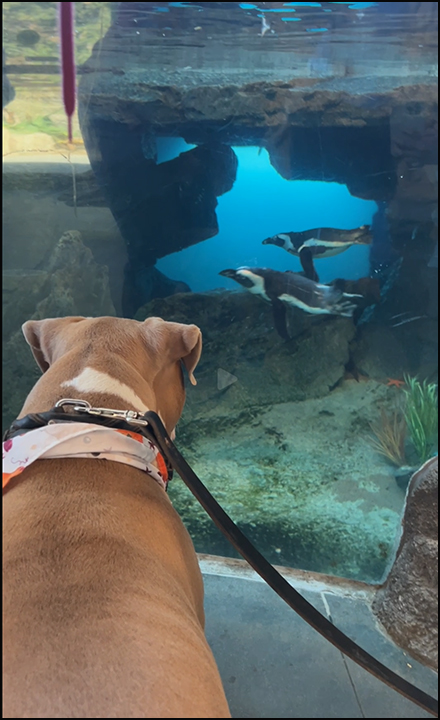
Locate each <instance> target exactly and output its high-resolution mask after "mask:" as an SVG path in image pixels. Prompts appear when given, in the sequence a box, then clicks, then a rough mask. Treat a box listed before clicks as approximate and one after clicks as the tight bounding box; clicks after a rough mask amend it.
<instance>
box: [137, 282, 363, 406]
mask: <svg viewBox="0 0 440 720" xmlns="http://www.w3.org/2000/svg"><path fill="white" fill-rule="evenodd" d="M288 312H289V314H288V321H289V331H290V335H291V337H292V339H291V340H290V341H287V342H285V341H283V340H282V339H281V338H280V337H279V335H278V333H277V332H276V330H275V328H274V323H273V316H272V310H271V306H270V304H269V303H265V302H263V301H261V300H260V299H259V298H255V297H253V296H252V295H250V294H249V293H247V292H229V291H215V292H211V293H187V294H179V295H174V296H172V297H167V298H164V299H163V300H153V301H152V302H151V303H149V304H148V305H146V306H144V307H143V308H141V309H140V310H139V311H138V312H137V314H136V319H138V320H144V319H145V318H146V317H149V316H152V315H158V316H160V317H162V318H163V319H164V320H174V321H176V322H188V319H191V322H193V323H195V324H196V325H198V326H199V327H200V328H201V330H202V333H203V353H202V357H201V361H200V364H199V366H198V368H197V388H196V389H195V390H194V392H191V393H189V395H188V399H187V408H186V413H192V414H193V415H194V416H196V415H198V413H199V409H202V412H203V413H206V412H208V411H209V410H211V409H215V412H216V414H218V415H221V416H226V417H227V416H228V413H229V411H230V410H231V409H239V408H241V409H246V408H247V409H249V408H253V407H256V406H261V405H270V404H272V403H276V402H286V401H288V400H304V399H305V398H308V397H320V396H323V395H326V394H327V393H328V392H329V390H330V389H331V388H332V387H334V385H335V384H336V383H337V382H338V381H339V380H340V379H341V378H342V377H343V375H344V368H345V364H346V363H347V361H348V358H349V344H350V342H351V340H352V339H353V337H354V335H355V327H354V324H353V322H352V320H351V319H350V318H340V317H331V316H321V317H319V316H317V317H311V316H307V315H306V314H305V313H303V312H301V311H298V312H295V311H291V310H290V309H289V311H288ZM219 368H221V369H222V370H224V371H226V372H228V373H231V374H232V375H235V376H236V377H237V378H238V380H237V382H235V383H234V384H232V385H230V386H229V387H226V388H225V389H223V390H221V391H219V390H218V385H217V379H218V370H219Z"/></svg>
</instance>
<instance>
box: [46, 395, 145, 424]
mask: <svg viewBox="0 0 440 720" xmlns="http://www.w3.org/2000/svg"><path fill="white" fill-rule="evenodd" d="M65 406H67V407H70V408H71V409H72V410H73V412H80V413H81V412H83V413H87V415H95V416H98V417H107V418H113V419H116V420H124V421H125V422H127V423H130V424H132V425H145V426H146V425H148V424H149V423H148V421H147V420H144V419H143V414H142V413H139V412H136V410H114V409H111V408H95V407H92V406H91V405H90V403H89V402H87V400H73V399H71V398H63V399H62V400H58V402H57V403H56V404H55V407H56V408H64V407H65Z"/></svg>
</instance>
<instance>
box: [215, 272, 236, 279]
mask: <svg viewBox="0 0 440 720" xmlns="http://www.w3.org/2000/svg"><path fill="white" fill-rule="evenodd" d="M219 275H222V276H223V277H227V278H231V280H236V279H237V271H236V270H221V271H220V272H219Z"/></svg>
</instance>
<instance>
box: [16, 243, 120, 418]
mask: <svg viewBox="0 0 440 720" xmlns="http://www.w3.org/2000/svg"><path fill="white" fill-rule="evenodd" d="M3 283H4V284H3V316H4V318H5V319H6V328H5V324H4V326H3V381H4V385H3V387H4V391H3V428H5V427H7V426H8V425H9V424H10V422H11V421H12V420H13V419H14V418H15V417H16V416H17V413H18V412H19V410H20V408H21V406H22V404H23V402H24V399H25V397H26V395H27V393H28V392H29V391H30V390H31V388H32V386H33V385H34V384H35V382H36V380H37V379H38V377H39V375H40V371H39V369H38V367H37V366H36V364H35V361H34V359H33V357H32V354H31V353H29V347H28V346H27V344H26V342H25V339H24V337H23V334H22V332H21V329H20V327H21V325H22V323H23V322H25V321H26V320H41V319H43V318H47V317H63V316H65V315H84V316H96V317H99V316H100V315H115V314H116V313H115V309H114V306H113V303H112V300H111V297H110V289H109V281H108V272H107V268H106V267H105V266H102V265H98V264H97V263H96V262H95V261H94V259H93V255H92V252H91V251H90V250H89V249H88V248H87V247H85V245H83V243H82V239H81V234H80V233H79V232H77V231H76V230H70V231H68V232H65V233H64V234H63V235H62V237H61V238H60V240H59V241H58V243H57V245H56V246H55V248H54V250H53V252H52V254H51V256H50V258H49V259H48V261H47V263H46V267H45V269H44V270H42V271H40V272H35V271H31V272H29V271H23V272H19V271H16V272H8V273H6V275H5V277H4V280H3ZM23 287H25V288H26V291H25V292H23ZM4 323H5V320H4Z"/></svg>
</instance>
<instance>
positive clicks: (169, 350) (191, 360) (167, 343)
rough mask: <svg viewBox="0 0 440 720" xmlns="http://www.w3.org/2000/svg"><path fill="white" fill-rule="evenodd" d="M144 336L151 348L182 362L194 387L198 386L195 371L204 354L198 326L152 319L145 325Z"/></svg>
mask: <svg viewBox="0 0 440 720" xmlns="http://www.w3.org/2000/svg"><path fill="white" fill-rule="evenodd" d="M143 326H144V335H145V338H146V340H147V342H148V345H149V346H150V348H152V349H153V350H154V351H155V353H157V354H158V355H159V356H161V355H162V356H163V355H166V356H167V357H168V358H169V359H170V360H171V361H173V362H176V361H178V360H181V361H182V363H183V364H184V365H185V368H186V371H187V373H188V376H189V380H190V382H191V384H192V385H197V381H196V379H195V377H194V370H195V369H196V367H197V364H198V362H199V360H200V355H201V354H202V333H201V331H200V328H198V327H197V325H184V324H183V323H175V322H166V321H165V320H162V319H161V318H156V317H150V318H147V319H146V320H145V321H144V323H143Z"/></svg>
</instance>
